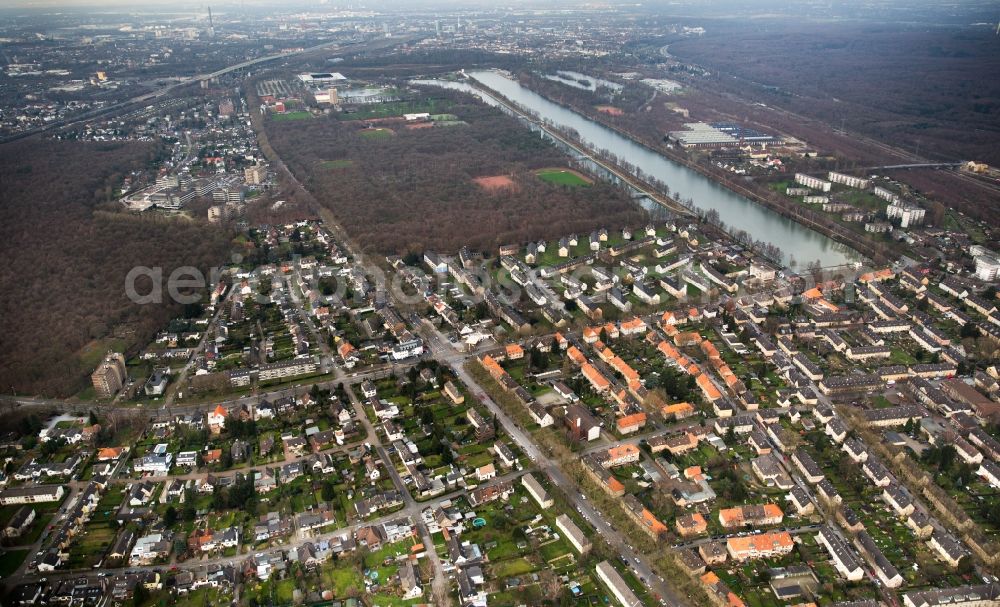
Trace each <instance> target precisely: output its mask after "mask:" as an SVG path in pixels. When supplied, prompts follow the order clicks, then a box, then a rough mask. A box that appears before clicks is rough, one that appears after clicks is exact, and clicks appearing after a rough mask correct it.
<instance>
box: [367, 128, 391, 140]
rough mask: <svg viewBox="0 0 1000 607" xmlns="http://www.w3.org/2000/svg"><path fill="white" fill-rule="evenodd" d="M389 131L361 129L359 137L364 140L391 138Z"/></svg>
mask: <svg viewBox="0 0 1000 607" xmlns="http://www.w3.org/2000/svg"><path fill="white" fill-rule="evenodd" d="M393 134H394V133H393V132H392V130H391V129H381V128H380V129H362V130H361V136H362V137H364V138H365V139H386V138H388V137H392V136H393Z"/></svg>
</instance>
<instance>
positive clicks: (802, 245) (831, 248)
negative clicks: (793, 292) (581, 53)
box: [415, 71, 858, 270]
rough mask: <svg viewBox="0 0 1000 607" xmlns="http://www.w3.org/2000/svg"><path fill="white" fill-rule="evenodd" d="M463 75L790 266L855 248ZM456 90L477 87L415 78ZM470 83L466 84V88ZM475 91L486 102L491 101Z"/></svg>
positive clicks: (496, 80) (565, 113)
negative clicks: (712, 214)
mask: <svg viewBox="0 0 1000 607" xmlns="http://www.w3.org/2000/svg"><path fill="white" fill-rule="evenodd" d="M468 76H470V77H471V78H473V79H475V80H477V81H479V82H481V83H482V84H484V85H485V86H487V87H488V88H490V89H492V90H494V91H496V92H498V93H500V94H501V95H503V96H504V97H506V98H507V99H509V100H510V101H513V102H515V103H517V104H518V105H520V106H521V107H523V108H527V109H529V110H532V111H534V112H537V114H538V116H540V117H541V118H543V119H547V120H548V121H550V122H551V123H552V124H554V125H556V126H558V127H560V128H562V129H574V130H575V131H576V132H577V133H578V134H579V136H580V138H581V139H583V140H584V141H586V142H587V144H588V146H592V147H595V148H598V149H603V150H608V151H609V152H612V153H614V154H615V155H617V156H618V157H619V158H621V159H623V160H626V161H628V162H630V163H632V164H633V165H635V166H637V167H639V168H640V169H642V170H643V171H644V172H645V173H646V174H648V175H652V176H653V177H655V178H657V179H658V180H660V181H662V182H664V183H666V184H667V186H669V187H670V190H671V192H672V194H673V196H674V197H676V198H683V199H688V198H690V199H692V200H694V204H695V206H697V207H699V208H702V209H715V210H716V211H718V212H719V217H720V218H721V219H722V221H724V222H725V223H726V225H727V226H730V227H732V228H735V229H742V230H746V231H747V232H749V233H750V234H751V235H752V236H753V238H754V239H755V240H762V241H764V242H768V243H771V244H774V245H776V246H778V247H779V248H780V249H781V251H782V256H783V261H784V263H785V264H786V265H788V266H791V267H792V268H797V269H800V270H801V269H804V268H805V266H806V264H807V263H810V262H812V261H817V260H818V261H819V262H820V263H821V264H822V265H824V266H835V265H842V264H845V263H849V262H851V261H853V260H855V259H857V258H858V255H857V253H855V252H854V251H853V250H851V249H849V248H848V247H845V246H844V245H842V244H840V243H838V242H836V241H834V240H832V239H830V238H828V237H826V236H824V235H822V234H820V233H819V232H815V231H813V230H811V229H809V228H807V227H805V226H803V225H802V224H799V223H796V222H795V221H792V220H791V219H788V218H786V217H782V216H781V215H778V214H777V213H775V212H773V211H771V210H769V209H767V208H765V207H763V206H761V205H759V204H757V203H755V202H753V201H751V200H749V199H748V198H745V197H743V196H740V195H739V194H736V193H735V192H733V191H731V190H729V189H727V188H725V187H724V186H722V185H720V184H718V183H716V182H715V181H713V180H711V179H709V178H707V177H705V176H704V175H702V174H700V173H698V172H697V171H694V170H692V169H689V168H687V167H686V166H684V165H682V164H678V163H676V162H674V161H672V160H669V159H668V158H666V157H664V156H662V155H660V154H658V153H657V152H654V151H652V150H650V149H649V148H646V147H645V146H642V145H640V144H638V143H636V142H634V141H632V140H631V139H629V138H627V137H625V136H622V135H620V134H618V133H617V132H615V131H613V130H611V129H609V128H607V127H605V126H603V125H601V124H598V123H596V122H594V121H592V120H590V119H589V118H586V117H584V116H583V115H581V114H578V113H576V112H574V111H572V110H569V109H566V108H564V107H562V106H561V105H559V104H557V103H554V102H552V101H549V100H548V99H546V98H544V97H542V96H541V95H539V94H538V93H535V92H534V91H532V90H530V89H527V88H525V87H524V86H522V85H521V84H520V83H518V82H516V81H515V80H512V79H510V78H508V77H506V76H504V75H503V74H500V73H499V72H494V71H472V72H468ZM415 83H417V84H435V85H438V86H447V87H448V88H454V89H457V90H463V91H466V92H473V93H478V91H476V90H475V89H472V87H470V86H469V85H467V84H465V83H458V82H445V81H437V80H435V81H418V82H415ZM470 89H471V90H470ZM478 96H479V97H480V98H482V99H484V101H486V102H487V103H490V104H491V105H496V101H495V100H493V99H490V98H489V97H488V96H483V95H481V94H478Z"/></svg>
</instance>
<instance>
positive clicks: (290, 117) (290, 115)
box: [271, 111, 312, 122]
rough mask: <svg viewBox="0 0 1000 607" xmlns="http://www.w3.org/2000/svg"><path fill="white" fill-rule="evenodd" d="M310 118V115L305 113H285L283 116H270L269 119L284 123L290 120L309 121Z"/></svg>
mask: <svg viewBox="0 0 1000 607" xmlns="http://www.w3.org/2000/svg"><path fill="white" fill-rule="evenodd" d="M310 118H312V114H310V113H309V112H306V111H299V112H287V113H285V114H272V115H271V119H272V120H276V121H278V122H286V121H291V120H309V119H310Z"/></svg>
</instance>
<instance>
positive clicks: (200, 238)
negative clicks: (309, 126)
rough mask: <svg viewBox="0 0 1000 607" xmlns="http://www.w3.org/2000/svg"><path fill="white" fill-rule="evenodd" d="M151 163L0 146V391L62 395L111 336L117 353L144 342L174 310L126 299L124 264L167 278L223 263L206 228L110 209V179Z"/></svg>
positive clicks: (32, 143) (78, 148) (42, 144)
mask: <svg viewBox="0 0 1000 607" xmlns="http://www.w3.org/2000/svg"><path fill="white" fill-rule="evenodd" d="M157 154H158V149H157V148H156V147H155V146H153V145H148V144H121V143H114V144H94V143H79V142H59V141H41V140H38V139H27V140H23V141H20V142H16V143H11V144H7V145H4V146H0V242H2V243H3V245H2V248H3V251H4V262H5V263H4V264H3V266H2V268H0V352H2V356H0V386H2V388H0V389H2V391H3V392H10V391H11V390H12V389H14V390H16V391H17V392H18V393H19V394H25V393H29V394H45V395H53V396H67V395H70V394H73V393H75V392H76V391H78V390H79V389H81V388H82V387H84V386H85V385H86V384H87V382H88V381H89V377H88V376H89V374H90V372H91V371H93V365H94V364H95V363H96V362H97V360H98V359H99V357H100V355H101V354H102V353H103V350H104V349H105V347H106V346H107V345H108V344H110V343H112V341H111V340H112V339H113V340H114V343H117V344H119V345H124V346H125V347H127V348H128V347H134V346H135V345H136V344H142V343H145V341H146V340H148V338H149V337H151V336H152V335H153V334H154V333H155V332H156V331H157V330H159V329H160V328H161V327H162V325H163V324H164V323H165V322H166V321H167V320H169V318H170V317H171V315H173V314H176V313H178V312H179V311H180V306H177V305H167V304H164V305H144V306H140V305H136V304H133V303H132V302H130V301H129V299H128V298H127V297H126V295H125V289H124V286H125V276H126V274H127V273H128V271H129V270H130V269H131V268H132V267H134V266H137V265H145V266H150V267H156V266H159V267H162V268H164V277H166V276H169V273H170V272H171V271H172V270H173V268H175V267H178V266H183V265H192V266H197V267H199V268H202V269H206V268H207V267H208V266H209V265H211V264H217V263H220V262H224V261H226V258H225V253H226V251H227V249H228V246H229V244H228V243H229V236H228V234H226V233H225V232H224V231H222V230H220V229H218V228H216V227H212V226H209V225H207V224H204V223H198V222H194V221H190V220H186V219H167V218H153V217H148V218H147V217H135V216H130V215H125V214H121V213H118V212H116V211H114V210H113V209H114V208H115V204H116V203H109V202H108V201H109V200H110V199H111V197H112V192H113V188H114V187H115V186H116V185H117V184H118V183H120V180H121V177H122V176H123V175H125V174H127V173H128V172H129V171H131V170H132V169H134V168H139V167H144V166H146V165H147V163H149V162H150V161H151V160H152V159H153V158H155V157H156V155H157ZM102 207H107V209H108V210H102ZM165 292H166V291H164V293H165Z"/></svg>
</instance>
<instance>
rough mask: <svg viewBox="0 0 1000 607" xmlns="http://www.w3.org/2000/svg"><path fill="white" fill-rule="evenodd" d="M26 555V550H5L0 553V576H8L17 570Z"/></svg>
mask: <svg viewBox="0 0 1000 607" xmlns="http://www.w3.org/2000/svg"><path fill="white" fill-rule="evenodd" d="M26 556H28V551H27V550H7V551H5V552H4V553H3V554H0V577H8V576H9V575H11V574H12V573H14V572H15V571H17V568H18V567H20V566H21V563H23V562H24V557H26Z"/></svg>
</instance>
